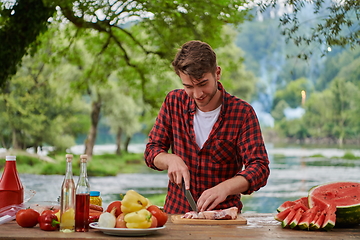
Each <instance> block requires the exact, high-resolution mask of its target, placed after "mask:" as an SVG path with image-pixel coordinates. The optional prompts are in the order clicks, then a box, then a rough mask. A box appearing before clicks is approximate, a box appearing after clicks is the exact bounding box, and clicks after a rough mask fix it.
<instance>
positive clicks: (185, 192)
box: [182, 182, 198, 212]
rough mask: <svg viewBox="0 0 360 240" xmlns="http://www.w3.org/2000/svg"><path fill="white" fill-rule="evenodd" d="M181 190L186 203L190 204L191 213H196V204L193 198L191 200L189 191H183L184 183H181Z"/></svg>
mask: <svg viewBox="0 0 360 240" xmlns="http://www.w3.org/2000/svg"><path fill="white" fill-rule="evenodd" d="M182 188H183V191H184V194H185V197H186V199H187V201H188V202H189V204H190V207H191V208H192V210H193V211H195V212H198V208H197V206H196V202H195V200H194V198H193V196H192V194H191V192H190V190H186V189H185V183H184V182H183V183H182Z"/></svg>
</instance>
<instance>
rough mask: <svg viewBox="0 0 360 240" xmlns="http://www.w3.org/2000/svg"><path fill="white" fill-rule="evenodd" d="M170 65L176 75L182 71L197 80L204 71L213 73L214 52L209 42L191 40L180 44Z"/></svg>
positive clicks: (215, 66)
mask: <svg viewBox="0 0 360 240" xmlns="http://www.w3.org/2000/svg"><path fill="white" fill-rule="evenodd" d="M172 65H173V67H174V70H175V72H176V74H177V75H179V74H180V72H182V73H184V74H186V75H189V76H190V77H193V78H194V79H196V80H197V79H201V78H202V77H203V75H204V74H205V73H209V72H210V73H213V74H215V72H216V68H217V62H216V54H215V52H214V50H213V49H212V48H211V46H210V45H209V44H207V43H205V42H201V41H195V40H193V41H189V42H186V43H185V44H184V45H182V47H181V49H179V51H178V53H177V54H176V56H175V59H174V61H173V62H172Z"/></svg>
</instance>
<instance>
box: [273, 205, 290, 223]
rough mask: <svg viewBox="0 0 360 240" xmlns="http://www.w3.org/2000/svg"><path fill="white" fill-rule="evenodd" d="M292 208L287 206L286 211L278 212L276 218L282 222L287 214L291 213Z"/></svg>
mask: <svg viewBox="0 0 360 240" xmlns="http://www.w3.org/2000/svg"><path fill="white" fill-rule="evenodd" d="M291 210H292V208H290V207H289V208H287V209H285V210H284V211H281V212H279V213H278V214H276V215H275V217H274V218H275V220H277V221H279V222H282V221H284V220H285V218H286V217H287V215H289V213H290V212H291Z"/></svg>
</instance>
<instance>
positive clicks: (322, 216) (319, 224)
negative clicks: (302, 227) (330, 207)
mask: <svg viewBox="0 0 360 240" xmlns="http://www.w3.org/2000/svg"><path fill="white" fill-rule="evenodd" d="M325 215H326V209H324V210H322V211H321V212H318V213H317V216H318V217H317V219H316V220H315V221H314V223H310V229H311V230H318V229H320V228H321V227H322V225H323V223H324V219H325Z"/></svg>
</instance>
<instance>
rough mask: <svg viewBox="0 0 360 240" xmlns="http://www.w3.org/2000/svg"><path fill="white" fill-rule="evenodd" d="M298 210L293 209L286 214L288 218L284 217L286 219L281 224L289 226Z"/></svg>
mask: <svg viewBox="0 0 360 240" xmlns="http://www.w3.org/2000/svg"><path fill="white" fill-rule="evenodd" d="M296 212H297V210H294V209H292V210H291V211H290V213H289V214H288V215H287V216H286V218H285V219H284V221H282V222H281V226H282V227H283V228H285V227H287V226H289V225H290V223H291V221H292V219H293V218H294V216H295V214H296Z"/></svg>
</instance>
